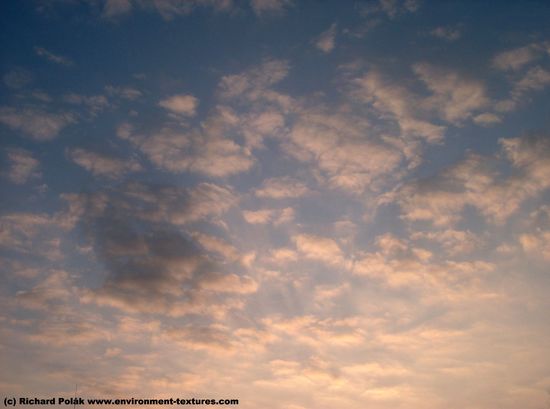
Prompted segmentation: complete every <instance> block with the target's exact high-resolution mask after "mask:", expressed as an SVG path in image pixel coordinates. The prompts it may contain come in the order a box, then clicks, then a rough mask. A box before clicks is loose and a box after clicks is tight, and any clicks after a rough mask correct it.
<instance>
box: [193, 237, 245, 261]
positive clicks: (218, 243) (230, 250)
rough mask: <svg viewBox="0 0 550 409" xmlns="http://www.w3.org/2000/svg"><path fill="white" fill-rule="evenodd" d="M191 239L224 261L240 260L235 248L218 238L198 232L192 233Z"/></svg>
mask: <svg viewBox="0 0 550 409" xmlns="http://www.w3.org/2000/svg"><path fill="white" fill-rule="evenodd" d="M192 237H193V238H194V239H195V240H196V241H197V242H198V243H199V244H200V245H201V246H202V247H203V248H204V249H205V250H206V251H208V252H211V253H212V252H213V253H216V254H219V255H221V256H223V258H224V259H225V260H228V261H236V260H238V259H239V258H240V255H239V251H238V250H237V248H236V247H235V246H233V245H231V244H230V243H228V242H226V241H225V240H223V239H221V238H219V237H216V236H212V235H209V234H204V233H200V232H194V233H193V234H192Z"/></svg>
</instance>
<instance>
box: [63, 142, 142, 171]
mask: <svg viewBox="0 0 550 409" xmlns="http://www.w3.org/2000/svg"><path fill="white" fill-rule="evenodd" d="M67 156H68V157H69V159H71V160H72V161H73V162H74V163H76V164H77V165H79V166H82V167H83V168H84V169H86V170H87V171H88V172H90V173H92V174H93V175H94V176H101V177H106V178H112V179H117V178H120V177H121V176H123V175H125V174H127V173H130V172H137V171H140V170H141V169H142V167H141V165H140V164H139V162H137V161H136V160H134V159H129V160H123V159H119V158H115V157H111V156H108V155H103V154H100V153H96V152H92V151H88V150H85V149H81V148H74V149H68V150H67Z"/></svg>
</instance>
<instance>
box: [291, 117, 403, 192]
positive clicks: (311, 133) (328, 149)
mask: <svg viewBox="0 0 550 409" xmlns="http://www.w3.org/2000/svg"><path fill="white" fill-rule="evenodd" d="M370 131H371V127H370V123H369V122H368V121H366V120H365V119H364V118H359V117H354V116H350V115H345V114H342V113H337V112H336V113H335V112H327V111H325V110H320V109H319V110H318V109H310V110H304V111H303V112H301V113H300V115H299V116H298V117H297V120H295V122H294V125H293V127H292V129H291V130H290V133H289V140H288V142H286V144H285V149H286V150H287V152H289V154H290V155H292V156H294V157H295V158H297V159H299V160H300V161H303V162H313V163H315V164H316V165H317V166H318V168H319V170H320V171H321V172H322V173H323V174H324V175H326V177H327V179H328V184H329V185H330V186H332V187H337V188H341V189H344V190H348V191H351V192H361V191H364V190H365V189H371V190H376V189H378V188H379V182H380V179H382V178H383V177H385V176H387V175H389V174H390V173H391V172H392V171H393V170H395V169H396V168H397V166H398V165H399V164H400V163H401V161H402V159H403V157H402V155H401V153H400V152H399V150H397V149H395V148H394V147H393V146H392V145H391V144H389V143H387V142H385V141H383V140H379V139H377V138H375V137H369V133H371V132H370Z"/></svg>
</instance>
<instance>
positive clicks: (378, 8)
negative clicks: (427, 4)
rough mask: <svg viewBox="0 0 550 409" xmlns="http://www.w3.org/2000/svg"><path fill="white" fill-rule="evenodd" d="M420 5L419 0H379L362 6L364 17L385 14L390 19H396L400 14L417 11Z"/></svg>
mask: <svg viewBox="0 0 550 409" xmlns="http://www.w3.org/2000/svg"><path fill="white" fill-rule="evenodd" d="M419 7H420V1H418V0H378V2H372V3H369V4H367V5H366V6H363V7H362V8H361V15H362V16H363V17H366V16H371V15H376V14H385V15H386V16H387V17H389V18H390V19H394V18H396V17H398V16H400V15H403V14H408V13H415V12H416V11H417V10H418V8H419Z"/></svg>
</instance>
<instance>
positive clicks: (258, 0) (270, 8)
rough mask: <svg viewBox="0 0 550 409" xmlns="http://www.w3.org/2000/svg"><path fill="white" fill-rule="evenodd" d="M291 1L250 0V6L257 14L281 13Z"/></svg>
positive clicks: (290, 4)
mask: <svg viewBox="0 0 550 409" xmlns="http://www.w3.org/2000/svg"><path fill="white" fill-rule="evenodd" d="M292 3H293V2H292V0H250V6H251V7H252V10H254V13H256V15H258V16H263V15H266V14H279V13H282V12H283V11H284V10H285V8H286V7H290V6H292Z"/></svg>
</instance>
